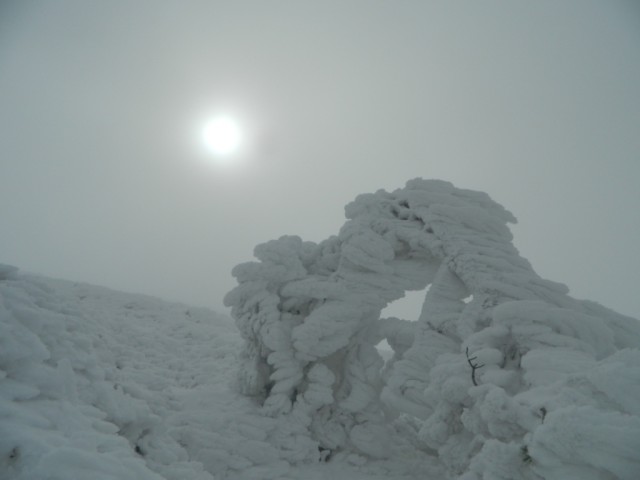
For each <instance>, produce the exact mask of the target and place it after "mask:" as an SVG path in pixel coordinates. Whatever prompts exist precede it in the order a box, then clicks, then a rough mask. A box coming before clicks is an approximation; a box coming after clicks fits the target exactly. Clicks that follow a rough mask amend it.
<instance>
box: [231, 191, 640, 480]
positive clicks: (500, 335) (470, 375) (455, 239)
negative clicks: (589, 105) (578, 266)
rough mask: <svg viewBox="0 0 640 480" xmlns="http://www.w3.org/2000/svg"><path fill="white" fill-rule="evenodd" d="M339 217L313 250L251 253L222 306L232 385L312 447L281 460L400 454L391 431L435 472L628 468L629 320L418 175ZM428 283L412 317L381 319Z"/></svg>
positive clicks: (476, 197)
mask: <svg viewBox="0 0 640 480" xmlns="http://www.w3.org/2000/svg"><path fill="white" fill-rule="evenodd" d="M346 216H347V218H348V220H347V222H346V223H345V225H344V226H343V227H342V229H341V230H340V232H339V234H338V235H337V236H334V237H330V238H329V239H327V240H325V241H323V242H320V243H318V244H316V243H313V242H303V241H302V240H301V239H300V238H298V237H292V236H289V237H282V238H280V239H278V240H273V241H270V242H267V243H265V244H262V245H259V246H258V247H256V250H255V256H256V257H257V259H258V260H259V261H258V262H250V263H245V264H241V265H239V266H237V267H236V268H235V269H234V271H233V274H234V276H236V278H237V279H238V283H239V285H238V287H236V288H235V289H234V290H232V291H231V292H230V293H229V294H228V295H227V297H226V298H225V304H226V305H228V306H231V307H232V316H233V317H234V319H235V320H236V324H237V326H238V328H239V329H240V332H241V334H242V336H243V338H244V340H245V346H244V351H243V354H242V366H241V369H240V374H239V386H240V389H241V390H242V392H244V393H245V394H247V395H250V396H253V397H255V398H257V399H258V400H259V401H260V402H261V403H262V405H263V411H264V414H265V415H267V416H270V417H272V418H280V419H289V420H290V419H295V423H297V425H298V426H299V427H300V429H299V430H298V431H297V432H296V434H297V435H298V436H299V437H300V438H304V435H305V432H306V434H307V435H308V437H309V438H310V439H312V440H313V442H315V446H314V443H313V442H312V443H310V442H308V441H307V442H306V443H305V448H304V449H300V450H299V451H298V452H297V453H298V454H299V457H295V458H294V457H293V456H291V457H290V458H289V460H291V461H296V460H298V461H300V460H303V459H306V460H310V459H311V460H317V459H327V458H330V457H331V456H332V455H336V454H338V453H341V452H355V453H357V454H361V455H365V456H368V457H373V458H384V457H388V456H394V455H398V454H399V452H397V451H395V450H394V448H393V445H392V443H393V442H390V440H389V439H390V438H393V436H394V435H397V434H398V432H400V431H402V432H404V438H408V439H409V438H410V439H411V443H412V445H413V446H415V447H416V448H417V449H419V450H421V451H422V452H423V454H424V455H425V456H428V457H431V458H432V459H434V462H436V463H437V464H438V465H440V467H441V468H442V475H443V476H444V478H460V479H465V480H475V479H481V478H482V479H484V478H492V479H494V478H504V479H512V480H513V479H520V478H522V479H554V478H558V479H561V478H568V476H571V475H578V476H579V477H580V478H598V479H609V478H621V479H632V478H637V474H638V472H640V453H639V452H640V416H639V412H638V409H637V406H638V405H640V391H639V389H638V388H636V385H640V351H639V350H638V347H639V346H640V323H638V321H637V320H635V319H632V318H629V317H624V316H622V315H619V314H617V313H615V312H613V311H610V310H608V309H605V308H604V307H601V306H599V305H597V304H594V303H591V302H586V301H578V300H575V299H573V298H571V297H570V296H568V289H567V288H566V287H565V286H564V285H562V284H559V283H556V282H551V281H548V280H545V279H542V278H540V277H539V276H538V275H537V274H536V273H535V271H534V270H533V268H532V267H531V265H530V264H529V262H528V261H526V260H525V259H523V258H522V257H520V255H519V254H518V252H517V250H516V248H515V247H514V246H513V244H512V235H511V233H510V231H509V229H508V226H507V223H509V222H515V218H514V217H513V215H512V214H511V213H510V212H508V211H507V210H505V209H504V208H503V207H502V206H500V205H499V204H497V203H495V202H494V201H493V200H491V199H490V198H489V196H488V195H486V194H485V193H481V192H475V191H470V190H462V189H458V188H456V187H454V186H453V185H451V184H450V183H448V182H442V181H437V180H422V179H415V180H411V181H409V182H408V183H407V185H406V187H405V188H403V189H398V190H396V191H394V192H391V193H389V192H386V191H383V190H380V191H378V192H375V193H373V194H367V195H360V196H359V197H358V198H357V199H356V200H355V201H354V202H352V203H351V204H349V205H347V207H346ZM428 284H429V285H430V288H429V291H428V293H427V295H426V298H425V302H424V306H423V310H422V313H421V315H420V318H419V319H417V320H418V321H417V322H414V323H410V322H406V321H402V320H399V319H380V311H381V310H382V309H383V308H384V307H385V306H386V305H387V304H388V303H389V302H391V301H393V300H395V299H397V298H400V297H401V296H403V295H404V292H405V291H407V290H419V289H423V288H424V287H425V286H426V285H428ZM414 320H415V319H414ZM382 338H387V339H388V341H389V343H390V345H392V346H393V347H394V349H395V354H394V357H393V358H392V359H391V360H390V361H389V362H388V363H387V364H386V365H384V362H383V361H382V359H381V357H380V356H379V354H378V352H377V350H376V348H375V345H376V344H377V343H378V342H379V341H380V340H381V339H382ZM605 372H606V373H605ZM630 396H631V398H633V400H629V398H630ZM600 427H601V428H600ZM409 432H412V433H409ZM301 444H302V443H301ZM595 451H597V452H599V453H598V455H594V454H593V452H595Z"/></svg>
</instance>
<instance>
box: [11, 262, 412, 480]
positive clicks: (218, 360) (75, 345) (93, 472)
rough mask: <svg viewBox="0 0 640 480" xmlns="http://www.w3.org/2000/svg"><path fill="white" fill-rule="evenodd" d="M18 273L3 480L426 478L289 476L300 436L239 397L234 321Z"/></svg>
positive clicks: (399, 469) (377, 473)
mask: <svg viewBox="0 0 640 480" xmlns="http://www.w3.org/2000/svg"><path fill="white" fill-rule="evenodd" d="M16 270H17V269H15V268H9V267H4V266H3V267H2V268H0V272H6V273H7V274H6V275H5V276H4V278H3V279H2V280H0V479H1V480H71V479H88V478H91V479H92V480H107V479H108V480H125V479H136V480H160V479H170V480H211V479H242V480H245V479H247V480H250V479H256V480H261V479H290V480H293V479H301V478H305V479H310V480H322V479H325V478H331V479H341V478H345V479H346V478H349V479H354V480H359V479H369V478H392V479H393V478H397V479H415V478H423V477H422V476H418V475H417V473H416V472H418V471H424V469H423V468H419V466H420V462H421V461H420V460H419V459H413V460H411V459H410V460H411V461H410V462H408V463H407V462H406V459H400V461H394V462H391V461H390V462H386V463H377V464H370V463H366V462H365V459H364V458H363V457H358V456H355V455H353V456H350V457H347V456H345V457H344V458H342V459H337V461H336V462H334V463H321V464H318V465H301V466H292V465H291V463H290V462H288V461H286V460H285V459H284V458H285V457H287V456H288V457H291V456H292V455H294V453H295V451H296V449H303V448H304V446H305V439H298V438H296V437H295V429H296V427H295V426H293V425H287V424H282V423H281V422H278V421H276V420H275V419H271V418H268V417H265V416H263V415H262V414H261V413H260V412H259V408H258V406H257V405H256V404H255V403H254V402H253V401H252V400H250V399H248V398H247V397H245V396H243V395H240V394H239V393H236V391H237V389H236V388H234V383H235V376H236V371H237V365H238V363H237V353H238V352H239V351H240V349H241V344H242V342H241V339H240V336H239V335H238V333H237V329H236V327H235V326H234V325H233V322H232V321H231V319H230V318H228V317H226V316H224V315H219V314H216V313H214V312H211V311H209V310H206V309H200V308H191V307H187V306H185V305H179V304H172V303H167V302H164V301H161V300H158V299H154V298H151V297H146V296H141V295H131V294H125V293H119V292H115V291H112V290H108V289H106V288H101V287H95V286H90V285H85V284H78V283H72V282H66V281H62V280H52V279H47V278H42V277H36V276H32V275H25V274H21V273H19V272H16ZM298 440H299V444H298ZM287 441H289V450H288V451H287V452H283V451H280V450H278V449H277V448H276V447H274V445H283V444H286V442H287ZM306 442H307V443H308V442H310V440H308V439H307V440H306ZM292 452H293V453H292ZM412 469H413V470H412Z"/></svg>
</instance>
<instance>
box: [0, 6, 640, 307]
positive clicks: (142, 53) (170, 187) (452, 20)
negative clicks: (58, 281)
mask: <svg viewBox="0 0 640 480" xmlns="http://www.w3.org/2000/svg"><path fill="white" fill-rule="evenodd" d="M0 5H1V6H0V155H1V156H0V262H1V263H9V264H13V265H16V266H18V267H20V268H21V269H23V270H27V271H31V272H37V273H42V274H45V275H48V276H53V277H58V278H66V279H70V280H78V281H85V282H90V283H94V284H99V285H105V286H110V287H114V288H117V289H120V290H125V291H130V292H139V293H148V294H152V295H155V296H160V297H163V298H166V299H170V300H178V301H183V302H186V303H190V304H195V305H205V306H210V307H213V308H214V309H217V310H219V311H224V310H225V309H224V307H223V306H222V297H223V296H224V294H225V293H226V292H227V291H228V290H229V289H231V288H232V287H233V286H234V285H235V280H234V279H233V278H232V277H231V274H230V271H231V269H232V267H233V266H234V265H236V264H237V263H240V262H243V261H247V260H250V259H251V258H252V250H253V247H254V246H255V245H256V244H258V243H261V242H264V241H266V240H269V239H272V238H277V237H279V236H281V235H284V234H297V235H300V236H301V237H302V238H304V239H306V240H314V241H320V240H322V239H324V238H326V237H328V236H330V235H332V234H335V233H337V231H338V229H339V228H340V226H341V225H342V223H343V222H344V210H343V207H344V205H345V204H346V203H348V202H349V201H351V200H352V199H353V198H354V197H355V196H356V195H357V194H359V193H364V192H372V191H375V190H377V189H379V188H385V189H388V190H389V189H395V188H398V187H402V186H403V185H404V183H405V182H406V180H408V179H411V178H414V177H423V178H441V179H444V180H449V181H451V182H453V183H454V184H456V185H457V186H459V187H464V188H471V189H474V190H482V191H486V192H487V193H489V194H490V195H491V196H492V197H493V198H494V199H495V200H496V201H498V202H499V203H501V204H503V205H504V206H505V207H506V208H508V209H509V210H511V211H512V212H513V213H514V214H515V215H516V217H518V219H519V224H518V225H517V226H515V227H513V231H514V234H515V244H516V247H517V248H518V249H519V250H520V252H521V254H522V255H523V256H524V257H526V258H528V259H529V260H530V261H531V263H532V264H533V266H534V268H535V269H536V271H537V272H538V273H539V274H540V275H542V276H543V277H545V278H549V279H551V280H555V281H560V282H563V283H565V284H567V285H568V286H569V287H570V289H571V291H572V295H573V296H575V297H578V298H589V299H592V300H596V301H598V302H600V303H603V304H605V305H607V306H609V307H611V308H614V309H615V310H618V311H620V312H622V313H626V314H629V315H633V316H636V317H640V255H639V253H638V250H639V248H640V185H639V184H640V8H639V7H638V4H637V3H636V2H634V1H633V0H629V1H616V0H609V1H601V0H593V1H591V0H543V1H535V2H533V1H531V2H524V1H520V2H514V1H482V2H479V1H474V0H470V1H438V2H435V1H434V2H431V1H427V0H424V1H422V0H420V1H417V0H416V1H409V0H400V1H391V0H385V1H376V0H359V1H356V0H339V1H338V0H336V1H327V0H322V1H319V0H318V1H305V0H291V1H265V0H260V1H253V2H246V1H177V0H175V1H161V0H153V1H142V0H136V1H130V0H109V1H107V0H104V1H90V0H76V1H69V0H57V1H44V0H43V1H19V0H14V1H10V0H9V1H4V2H2V3H1V4H0ZM220 112H225V113H227V114H229V115H233V116H235V117H236V118H237V119H238V121H239V122H241V124H242V125H243V128H244V129H245V133H244V136H245V140H246V141H245V143H244V145H243V150H242V152H241V153H240V154H238V156H237V161H236V162H233V163H230V164H229V165H226V166H222V165H219V164H217V163H216V162H215V161H214V159H212V158H211V155H210V154H207V153H206V152H205V151H204V149H203V147H202V144H201V141H200V137H199V132H200V129H201V128H202V125H203V123H204V122H205V121H206V119H207V118H210V117H211V116H212V115H215V114H217V113H220ZM406 308H407V309H408V310H407V315H408V316H411V315H414V316H415V317H417V311H416V312H415V314H414V312H413V310H411V308H416V309H417V307H411V306H407V307H406Z"/></svg>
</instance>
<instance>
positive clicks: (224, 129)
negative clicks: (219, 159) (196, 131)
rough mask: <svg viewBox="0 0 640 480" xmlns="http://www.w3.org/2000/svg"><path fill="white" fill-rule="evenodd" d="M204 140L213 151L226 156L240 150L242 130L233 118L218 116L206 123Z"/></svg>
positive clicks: (203, 132)
mask: <svg viewBox="0 0 640 480" xmlns="http://www.w3.org/2000/svg"><path fill="white" fill-rule="evenodd" d="M202 141H203V143H204V145H205V147H206V148H207V150H209V151H210V152H211V153H213V154H215V155H216V156H223V157H226V156H230V155H232V154H234V153H236V152H237V151H238V150H239V148H240V146H241V144H242V131H241V129H240V125H239V124H238V122H237V121H236V120H234V119H233V118H231V117H226V116H225V117H216V118H214V119H212V120H210V121H209V122H207V123H206V124H205V125H204V127H203V129H202Z"/></svg>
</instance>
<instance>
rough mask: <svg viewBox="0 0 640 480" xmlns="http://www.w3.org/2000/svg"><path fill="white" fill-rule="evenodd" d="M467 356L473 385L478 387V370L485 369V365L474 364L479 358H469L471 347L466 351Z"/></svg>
mask: <svg viewBox="0 0 640 480" xmlns="http://www.w3.org/2000/svg"><path fill="white" fill-rule="evenodd" d="M464 352H465V354H466V356H467V363H468V364H469V366H471V381H472V382H473V384H474V385H475V386H476V387H477V386H478V382H477V380H476V370H478V369H479V368H482V367H484V363H483V364H481V365H478V364H477V363H474V360H476V359H477V358H478V357H477V356H476V357H470V356H469V347H467V348H466V350H465V351H464Z"/></svg>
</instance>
